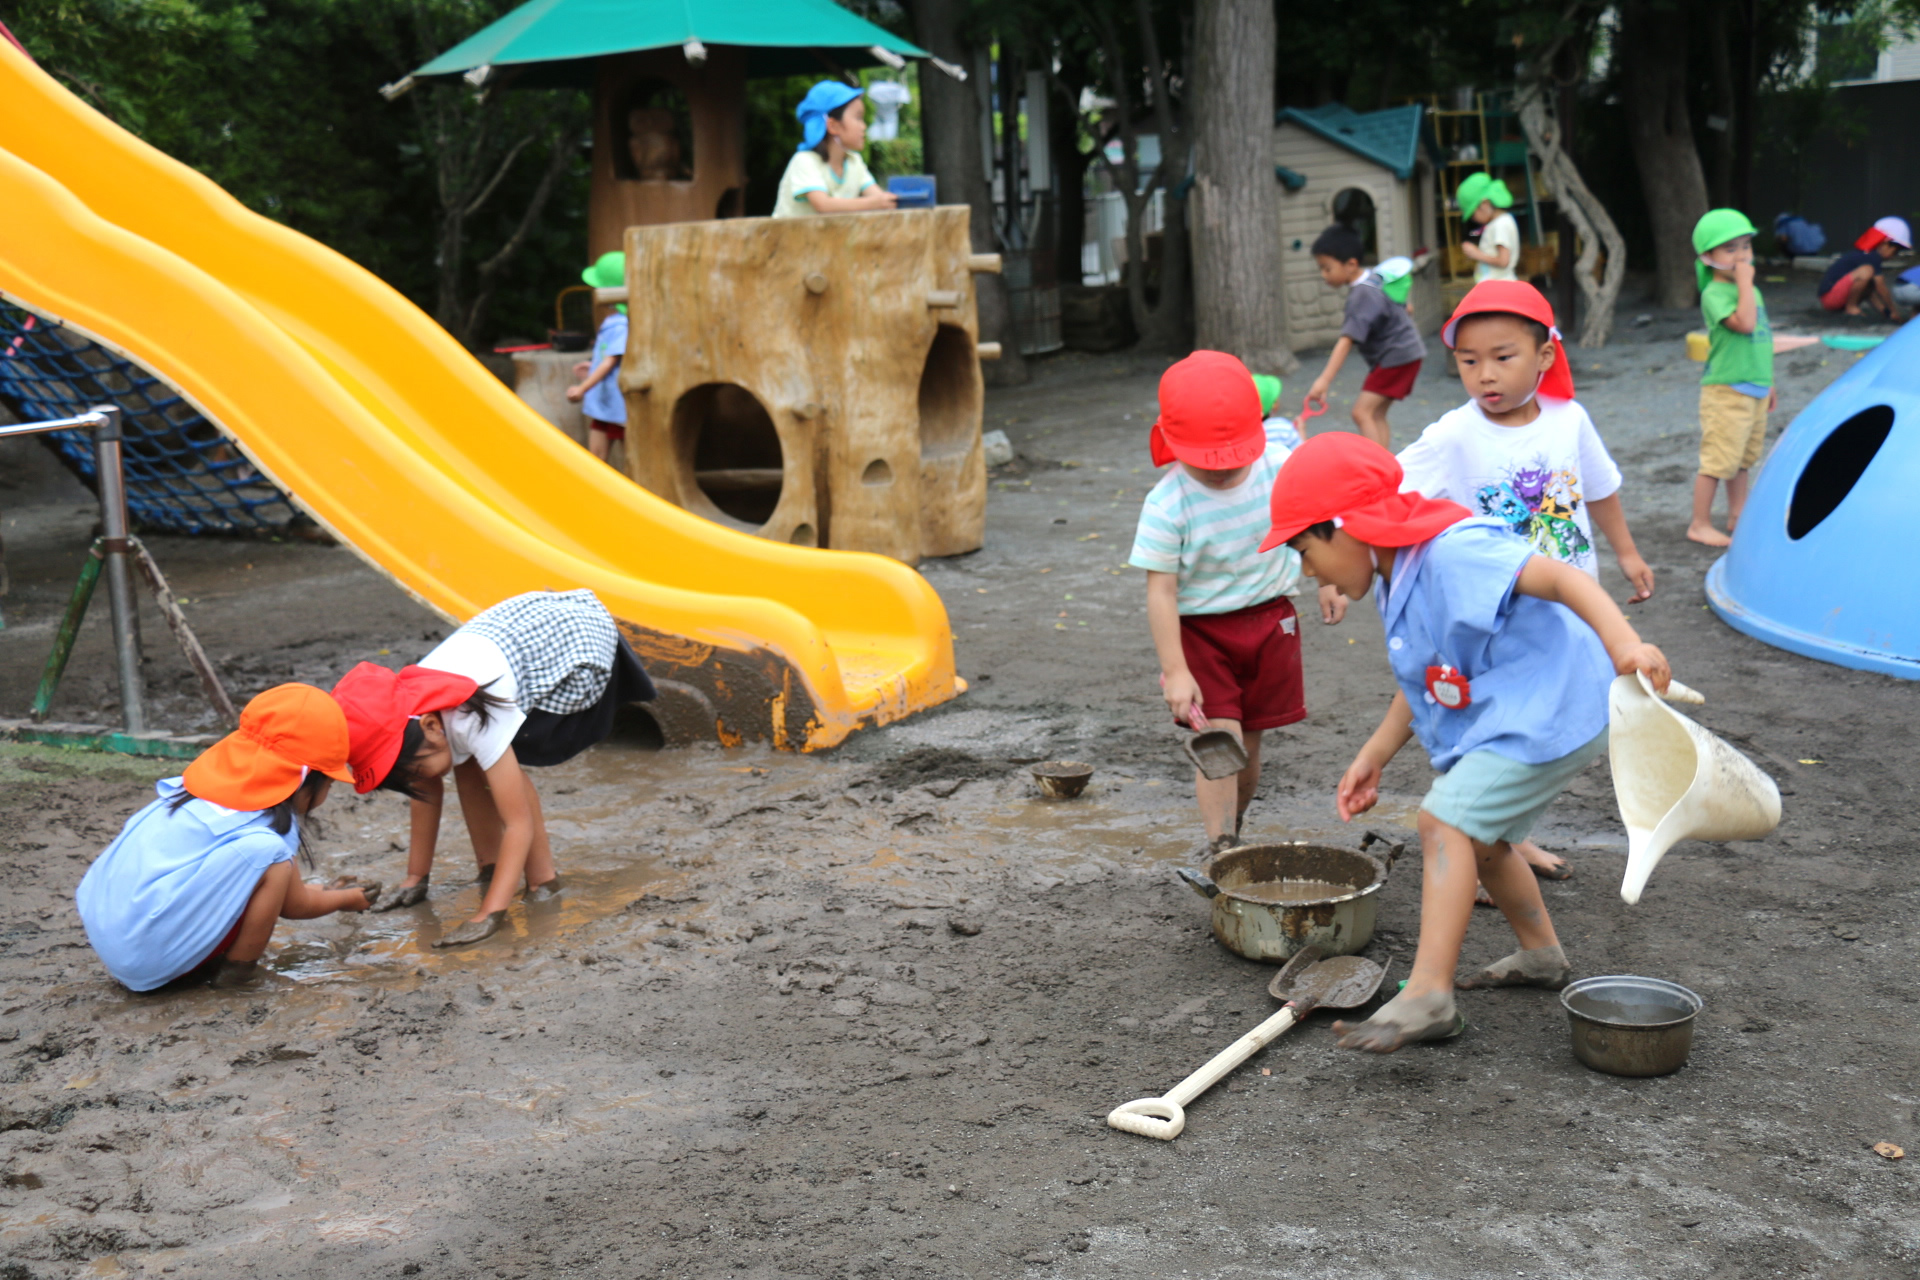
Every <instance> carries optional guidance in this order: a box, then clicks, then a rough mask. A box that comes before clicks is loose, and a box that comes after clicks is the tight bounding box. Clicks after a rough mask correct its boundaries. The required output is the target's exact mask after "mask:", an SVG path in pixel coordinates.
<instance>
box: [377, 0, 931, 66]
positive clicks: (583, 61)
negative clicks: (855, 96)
mask: <svg viewBox="0 0 1920 1280" xmlns="http://www.w3.org/2000/svg"><path fill="white" fill-rule="evenodd" d="M689 40H698V41H699V42H700V43H701V44H703V45H738V46H743V47H745V48H746V49H747V51H748V54H747V74H748V75H749V76H775V75H807V74H811V73H816V72H817V73H819V74H820V75H822V76H825V75H827V74H829V71H828V68H827V65H826V64H825V63H823V62H822V60H821V57H820V56H819V55H822V54H824V55H825V56H826V57H827V58H829V59H831V60H832V61H833V62H834V63H837V64H838V65H840V66H842V67H868V66H874V65H876V64H877V63H878V61H879V60H878V59H876V58H875V57H874V56H873V55H872V54H871V53H870V52H868V50H870V49H871V48H872V47H873V46H874V45H878V46H880V47H881V48H882V49H886V50H889V51H890V52H893V53H896V54H899V55H900V56H902V57H907V58H924V57H926V56H927V51H926V50H925V49H922V48H920V47H919V46H918V45H915V44H911V43H909V42H908V41H905V40H902V39H901V38H900V37H899V36H896V35H894V34H893V33H892V32H890V31H887V30H886V29H884V28H882V27H877V26H875V25H874V24H873V23H871V22H868V21H867V20H866V19H865V18H862V17H860V16H859V15H858V14H854V13H849V12H848V11H847V10H845V9H842V8H841V7H840V6H839V5H837V4H835V3H833V0H699V3H697V4H696V3H694V0H529V2H528V3H527V4H523V5H521V6H520V7H519V8H518V9H515V10H514V11H513V12H512V13H509V14H508V15H507V16H506V17H504V18H501V19H500V20H499V21H498V22H495V23H494V24H492V25H491V26H488V27H485V28H483V29H482V30H480V31H478V32H476V33H475V34H473V35H471V36H469V37H467V38H466V39H465V40H462V41H461V42H460V43H459V44H457V45H455V46H454V47H453V48H451V49H449V50H447V51H446V52H445V53H443V54H441V55H440V56H439V57H437V58H435V59H434V60H433V61H432V62H429V63H427V64H426V65H425V66H424V67H421V68H420V69H419V70H418V71H415V72H414V73H413V74H414V75H416V76H421V77H426V76H452V75H460V74H462V73H463V72H467V71H471V70H473V69H474V68H476V67H484V66H492V67H494V68H496V69H498V70H500V71H506V70H508V69H509V68H514V69H518V70H519V74H517V75H516V76H515V77H514V79H513V83H514V84H516V85H523V86H526V87H528V88H536V87H554V88H557V87H582V88H584V87H588V86H590V85H591V84H592V83H593V62H592V60H593V59H595V58H600V57H604V56H606V55H608V54H615V53H632V52H635V51H638V50H642V49H673V48H679V47H681V46H683V45H685V44H686V43H687V42H688V41H689Z"/></svg>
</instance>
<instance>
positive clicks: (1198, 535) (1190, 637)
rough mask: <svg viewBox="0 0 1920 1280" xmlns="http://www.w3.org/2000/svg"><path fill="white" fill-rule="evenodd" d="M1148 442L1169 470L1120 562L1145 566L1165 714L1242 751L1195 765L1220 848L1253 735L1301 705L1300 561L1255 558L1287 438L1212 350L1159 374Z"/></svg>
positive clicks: (1206, 818)
mask: <svg viewBox="0 0 1920 1280" xmlns="http://www.w3.org/2000/svg"><path fill="white" fill-rule="evenodd" d="M1148 446H1149V449H1150V450H1151V452H1152V454H1153V462H1154V465H1155V466H1161V467H1164V466H1166V465H1167V464H1168V463H1170V462H1174V463H1177V465H1176V466H1174V468H1173V469H1172V470H1171V471H1169V472H1167V474H1166V475H1164V476H1162V477H1161V478H1160V482H1159V483H1158V484H1156V485H1154V487H1153V489H1152V491H1151V492H1149V493H1148V494H1147V500H1146V503H1145V505H1144V506H1143V507H1142V508H1141V511H1140V526H1139V530H1138V532H1137V533H1136V534H1135V535H1134V542H1133V553H1132V555H1131V556H1130V557H1129V558H1128V563H1129V564H1131V565H1133V566H1134V567H1135V568H1140V569H1145V570H1146V571H1147V625H1148V627H1149V628H1150V629H1151V631H1152V633H1153V647H1154V649H1155V650H1156V651H1157V652H1158V654H1159V656H1160V680H1161V688H1162V692H1163V694H1164V696H1165V697H1166V700H1167V709H1168V710H1169V711H1171V712H1172V713H1173V718H1174V722H1175V723H1177V724H1179V725H1181V726H1183V727H1186V726H1190V725H1193V724H1194V723H1195V717H1196V716H1200V715H1204V717H1205V720H1206V724H1207V727H1208V728H1209V729H1224V730H1226V731H1228V732H1229V733H1232V734H1233V735H1234V736H1235V737H1237V738H1239V739H1240V740H1241V743H1242V745H1243V746H1245V748H1246V752H1247V766H1246V768H1244V769H1242V770H1241V771H1240V773H1239V774H1238V775H1236V776H1235V777H1231V778H1221V779H1218V780H1209V779H1207V778H1206V777H1205V776H1203V775H1202V774H1200V773H1199V772H1198V771H1196V772H1195V774H1194V789H1195V791H1196V793H1197V794H1198V797H1199V802H1200V818H1201V821H1202V822H1203V823H1204V824H1205V826H1206V831H1207V842H1208V845H1209V847H1210V849H1211V850H1212V851H1214V852H1218V851H1219V850H1221V849H1225V848H1230V847H1232V846H1233V845H1236V844H1238V843H1239V842H1240V839H1239V833H1240V826H1241V822H1242V820H1243V818H1244V817H1245V814H1246V811H1247V805H1248V803H1249V802H1250V801H1251V800H1252V799H1253V792H1254V788H1255V787H1256V786H1258V785H1259V782H1260V735H1261V733H1262V732H1263V731H1264V730H1267V729H1277V728H1279V727H1280V726H1281V725H1287V724H1292V723H1294V722H1295V721H1297V720H1303V719H1305V718H1306V714H1307V704H1306V700H1305V694H1304V690H1303V688H1302V681H1301V676H1300V627H1299V619H1298V617H1297V616H1296V615H1295V614H1294V610H1293V603H1292V601H1290V600H1288V599H1287V597H1288V595H1290V594H1291V593H1293V592H1295V591H1297V590H1299V588H1300V563H1299V559H1298V557H1296V556H1295V555H1294V554H1293V553H1292V552H1291V551H1288V552H1285V553H1283V554H1282V555H1279V556H1261V555H1256V554H1254V552H1255V550H1256V549H1257V548H1258V546H1259V544H1260V535H1261V533H1262V532H1263V531H1264V530H1265V528H1266V514H1267V494H1268V493H1269V491H1270V490H1271V489H1272V487H1273V480H1274V477H1275V476H1276V475H1277V474H1278V473H1279V470H1280V465H1281V464H1282V463H1283V462H1285V461H1286V459H1287V446H1286V445H1285V444H1283V443H1281V442H1280V440H1279V439H1278V438H1270V437H1269V435H1268V431H1267V428H1266V427H1265V426H1264V425H1263V424H1262V422H1261V412H1260V392H1259V390H1258V389H1257V388H1256V387H1255V386H1254V383H1253V378H1252V375H1251V374H1249V373H1248V372H1247V367H1246V366H1245V365H1243V364H1241V363H1240V361H1238V360H1236V359H1235V358H1234V357H1232V356H1230V355H1226V354H1224V353H1222V352H1219V351H1196V352H1194V353H1193V354H1192V355H1190V356H1188V357H1187V358H1186V359H1185V360H1182V361H1180V363H1178V364H1176V365H1174V366H1173V367H1172V368H1171V369H1168V370H1167V372H1166V375H1165V376H1164V377H1162V378H1161V379H1160V419H1159V421H1157V422H1155V423H1154V424H1153V431H1152V433H1151V435H1150V436H1149V437H1148ZM1320 609H1321V617H1322V618H1323V620H1325V621H1327V622H1337V621H1339V619H1340V617H1341V616H1342V615H1343V614H1345V612H1346V601H1344V600H1342V599H1341V598H1340V596H1339V593H1338V592H1336V591H1334V590H1333V589H1332V588H1327V589H1325V590H1323V591H1322V592H1321V598H1320Z"/></svg>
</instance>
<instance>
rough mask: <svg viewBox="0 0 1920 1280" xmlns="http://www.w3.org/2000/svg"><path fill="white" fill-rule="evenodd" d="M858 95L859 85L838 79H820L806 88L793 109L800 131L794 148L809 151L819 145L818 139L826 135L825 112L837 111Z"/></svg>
mask: <svg viewBox="0 0 1920 1280" xmlns="http://www.w3.org/2000/svg"><path fill="white" fill-rule="evenodd" d="M859 96H860V89H859V86H857V85H851V84H843V83H842V82H840V81H838V80H822V81H821V82H820V83H819V84H816V85H815V86H813V88H811V89H809V90H807V96H806V97H804V98H802V99H800V105H799V106H798V107H795V108H794V111H793V114H794V115H795V117H797V118H798V119H799V121H800V131H801V134H800V145H799V146H798V147H795V148H794V150H796V151H811V150H812V149H813V148H815V147H817V146H819V145H820V139H822V138H824V137H826V136H827V112H829V111H838V110H839V109H840V108H841V107H844V106H846V105H847V104H848V103H849V102H852V101H853V100H854V99H855V98H857V97H859Z"/></svg>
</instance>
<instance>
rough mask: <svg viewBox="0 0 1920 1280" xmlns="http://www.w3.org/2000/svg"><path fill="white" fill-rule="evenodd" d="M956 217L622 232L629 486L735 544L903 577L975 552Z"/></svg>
mask: <svg viewBox="0 0 1920 1280" xmlns="http://www.w3.org/2000/svg"><path fill="white" fill-rule="evenodd" d="M968 216H969V211H968V210H967V209H966V208H965V207H964V206H954V207H944V208H939V209H926V210H910V211H904V212H893V213H868V214H841V215H834V216H830V217H817V218H737V219H729V220H726V221H720V222H692V223H676V224H670V225H666V226H647V227H630V228H628V230H627V237H626V253H627V291H626V292H627V302H628V315H629V318H630V325H631V327H630V329H629V331H628V346H627V355H626V358H625V359H624V360H623V361H622V362H621V372H620V385H621V389H622V390H623V391H624V392H625V393H626V397H627V423H628V450H627V456H628V459H629V471H630V474H631V475H632V476H633V478H634V479H635V480H637V481H638V482H639V483H641V484H643V485H645V486H646V487H647V488H649V489H651V490H653V492H655V493H657V494H659V495H660V496H662V497H664V498H666V499H667V500H669V501H671V502H674V503H677V504H679V505H680V506H683V507H685V508H687V509H688V510H690V511H694V512H697V513H698V514H700V515H703V516H705V517H707V518H708V519H710V520H715V521H717V522H719V523H722V524H726V525H730V526H731V527H733V528H737V529H742V530H745V531H747V532H751V533H756V534H759V535H760V536H762V537H767V538H774V539H778V540H780V541H783V542H793V543H799V544H801V545H805V546H823V547H832V548H835V549H838V550H851V551H876V552H880V553H881V554H884V555H889V556H893V557H894V558H895V559H898V560H903V561H905V562H906V563H908V564H915V563H917V562H918V561H919V560H920V558H921V557H922V556H944V555H956V554H958V553H960V552H964V551H972V550H974V549H976V548H978V547H979V546H980V543H981V539H982V536H983V534H984V530H985V524H986V499H987V480H986V465H985V462H984V460H983V458H982V454H981V446H980V415H981V399H982V384H981V378H980V367H979V359H980V357H981V355H982V354H983V353H982V352H981V351H980V350H979V343H978V338H979V323H978V319H977V316H976V313H975V300H974V289H973V273H974V272H975V271H991V270H994V269H996V268H997V266H998V263H997V260H995V259H994V258H993V257H992V256H991V255H978V256H976V255H974V254H973V253H972V252H971V246H970V243H969V240H968V226H967V222H968Z"/></svg>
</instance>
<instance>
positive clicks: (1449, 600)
mask: <svg viewBox="0 0 1920 1280" xmlns="http://www.w3.org/2000/svg"><path fill="white" fill-rule="evenodd" d="M1401 478H1402V477H1401V472H1400V464H1399V463H1398V462H1397V461H1395V460H1394V457H1393V455H1392V454H1390V453H1388V452H1387V451H1386V450H1385V449H1382V448H1381V447H1380V446H1378V445H1376V444H1374V443H1373V442H1372V441H1370V440H1365V439H1362V438H1361V437H1359V436H1354V435H1348V434H1346V433H1328V434H1326V435H1319V436H1315V437H1314V438H1313V439H1311V440H1308V441H1307V442H1306V443H1305V444H1303V445H1301V446H1300V447H1299V448H1298V449H1296V450H1295V451H1294V453H1293V456H1292V457H1290V458H1289V459H1287V462H1286V464H1285V465H1284V466H1283V467H1281V469H1280V477H1279V479H1278V480H1277V481H1275V483H1274V488H1273V527H1272V530H1271V531H1270V532H1269V533H1268V535H1267V538H1266V540H1265V542H1263V543H1262V544H1261V550H1263V551H1265V550H1270V549H1272V548H1275V547H1280V546H1290V547H1292V548H1293V549H1294V550H1296V551H1298V552H1299V553H1300V558H1301V564H1302V566H1303V568H1304V570H1305V572H1306V573H1307V574H1308V575H1309V576H1311V577H1313V578H1315V579H1317V580H1318V581H1319V583H1320V585H1321V587H1322V588H1323V589H1324V588H1326V587H1329V586H1333V587H1337V588H1339V589H1340V591H1341V592H1342V593H1343V594H1344V595H1346V596H1347V597H1348V598H1349V599H1358V598H1359V597H1361V596H1363V595H1365V594H1366V593H1367V592H1368V591H1369V590H1373V591H1374V592H1375V602H1376V603H1377V605H1378V607H1379V609H1380V619H1381V622H1382V623H1383V625H1384V628H1385V630H1386V634H1387V661H1388V663H1389V664H1390V665H1391V667H1392V668H1393V676H1394V681H1395V683H1397V684H1398V685H1399V686H1400V691H1399V692H1398V693H1396V694H1395V695H1394V697H1393V702H1392V705H1390V706H1389V707H1388V708H1387V714H1386V716H1385V718H1384V719H1382V720H1381V722H1380V727H1379V728H1378V729H1376V730H1374V733H1373V736H1372V737H1371V738H1369V739H1368V740H1367V742H1366V744H1365V745H1364V746H1362V747H1361V748H1360V751H1359V753H1358V754H1357V755H1356V756H1355V757H1354V761H1353V763H1352V764H1351V765H1349V766H1348V767H1347V771H1346V774H1345V776H1343V777H1342V778H1341V779H1340V787H1339V791H1338V793H1337V795H1336V803H1337V805H1338V808H1339V812H1340V817H1341V819H1342V820H1343V821H1350V820H1351V819H1352V818H1353V816H1354V815H1355V814H1359V813H1365V812H1366V811H1367V810H1368V809H1371V808H1372V807H1373V806H1374V804H1375V802H1376V801H1377V800H1378V799H1379V795H1380V775H1381V771H1382V770H1383V769H1385V768H1386V766H1387V763H1388V762H1389V761H1391V760H1392V759H1393V757H1394V756H1395V755H1396V754H1398V752H1399V751H1400V748H1401V747H1403V746H1405V745H1406V743H1407V740H1408V739H1409V738H1413V737H1416V736H1417V737H1418V738H1419V739H1420V745H1421V746H1423V747H1425V748H1426V750H1427V755H1428V757H1429V758H1430V759H1431V760H1432V762H1433V767H1434V768H1435V769H1436V770H1438V771H1439V773H1440V776H1439V777H1438V778H1436V779H1435V780H1434V783H1433V786H1432V788H1431V789H1430V790H1429V791H1428V792H1427V795H1426V798H1425V799H1424V800H1423V801H1421V804H1420V818H1419V824H1418V829H1419V832H1420V842H1421V846H1422V851H1423V853H1424V860H1425V868H1424V876H1423V879H1422V882H1421V891H1420V944H1419V948H1418V950H1417V951H1416V953H1415V955H1414V961H1413V973H1412V975H1411V976H1410V977H1409V978H1408V979H1407V984H1406V986H1405V988H1403V989H1402V990H1401V992H1400V994H1399V995H1397V996H1395V997H1394V998H1393V999H1392V1000H1390V1001H1388V1002H1387V1003H1386V1004H1385V1005H1383V1006H1382V1007H1381V1008H1380V1010H1379V1011H1378V1012H1376V1013H1375V1014H1374V1015H1373V1016H1372V1017H1371V1018H1368V1019H1367V1020H1366V1021H1365V1022H1363V1023H1360V1024H1358V1025H1350V1024H1347V1023H1344V1022H1336V1023H1334V1030H1335V1031H1336V1032H1338V1033H1339V1034H1340V1045H1341V1047H1342V1048H1347V1049H1366V1050H1370V1051H1372V1052H1375V1053H1391V1052H1393V1051H1394V1050H1395V1049H1398V1048H1400V1047H1401V1046H1402V1045H1405V1044H1409V1043H1412V1042H1413V1041H1416V1040H1444V1039H1449V1038H1451V1037H1453V1036H1455V1035H1458V1034H1459V1033H1460V1032H1461V1031H1462V1030H1463V1029H1464V1027H1465V1020H1464V1019H1463V1018H1461V1017H1460V1015H1459V1013H1458V1011H1457V1010H1456V1009H1455V1008H1454V1003H1453V991H1454V987H1455V986H1456V985H1458V986H1461V987H1495V986H1534V987H1545V988H1548V989H1558V988H1560V987H1562V986H1565V985H1566V981H1567V978H1568V976H1569V973H1570V969H1569V967H1568V965H1567V958H1566V953H1565V952H1564V951H1562V950H1561V947H1560V939H1559V937H1558V936H1557V935H1556V934H1555V933H1554V930H1553V922H1552V921H1551V920H1550V919H1548V917H1547V908H1546V904H1545V902H1543V901H1542V900H1541V897H1540V883H1539V881H1538V880H1536V879H1535V878H1534V875H1533V873H1532V871H1531V870H1530V869H1529V868H1528V866H1527V864H1526V861H1525V860H1524V859H1522V858H1521V857H1520V855H1519V854H1518V853H1517V852H1515V850H1514V848H1513V844H1514V842H1515V841H1518V840H1524V839H1525V838H1526V836H1527V832H1528V831H1529V830H1531V829H1532V827H1533V824H1534V822H1535V821H1537V820H1538V819H1539V817H1540V815H1541V813H1543V812H1544V811H1545V810H1546V808H1547V806H1548V805H1550V804H1552V803H1553V800H1554V797H1555V796H1557V795H1559V794H1560V791H1561V789H1562V788H1563V787H1565V786H1566V784H1567V782H1568V781H1569V780H1570V779H1572V778H1573V776H1574V775H1575V774H1577V773H1579V772H1580V771H1581V770H1582V769H1584V768H1586V767H1587V765H1588V764H1589V763H1591V762H1592V761H1593V760H1594V759H1595V758H1596V757H1597V756H1599V755H1600V753H1601V752H1602V751H1604V750H1606V746H1607V687H1608V685H1609V684H1610V683H1611V681H1612V679H1613V675H1614V673H1615V672H1620V673H1623V674H1624V673H1626V672H1631V671H1644V672H1645V673H1646V674H1647V675H1648V676H1649V678H1651V679H1652V681H1653V683H1654V685H1655V687H1656V688H1658V689H1661V690H1665V689H1666V687H1667V683H1668V680H1669V678H1670V677H1669V672H1668V669H1667V660H1666V658H1665V656H1664V655H1662V654H1661V652H1660V650H1658V649H1656V648H1654V647H1653V646H1652V645H1650V644H1646V643H1644V642H1642V641H1641V639H1640V637H1639V636H1638V635H1637V634H1636V633H1635V632H1634V629H1633V628H1632V627H1631V626H1630V625H1628V623H1627V619H1626V616H1625V615H1624V614H1622V613H1621V612H1620V607H1619V606H1618V605H1616V604H1614V602H1613V600H1612V599H1611V598H1610V597H1609V596H1608V595H1607V593H1606V592H1605V591H1603V590H1601V588H1600V585H1599V584H1598V583H1597V582H1595V581H1594V580H1593V579H1592V578H1590V577H1588V576H1587V575H1586V574H1584V573H1582V572H1580V570H1578V569H1576V568H1574V567H1573V566H1572V565H1570V564H1567V563H1565V562H1563V561H1559V560H1551V559H1548V558H1547V557H1546V556H1543V555H1538V554H1536V553H1535V552H1534V550H1533V549H1532V548H1531V547H1529V546H1528V545H1527V543H1526V542H1525V541H1524V540H1523V539H1521V538H1517V537H1515V536H1514V535H1513V532H1512V530H1511V529H1510V528H1509V527H1508V526H1507V524H1506V522H1504V521H1502V520H1497V519H1476V518H1474V517H1473V516H1472V515H1471V514H1470V513H1469V512H1468V511H1467V509H1466V508H1464V507H1462V506H1460V505H1458V504H1457V503H1452V502H1444V501H1440V500H1437V499H1433V498H1426V497H1422V496H1421V495H1420V494H1418V493H1406V492H1402V491H1401V488H1400V484H1401ZM1476 873H1477V874H1478V878H1479V882H1480V883H1482V884H1484V885H1485V886H1486V888H1487V891H1488V892H1489V893H1490V894H1491V895H1492V896H1493V901H1494V905H1496V906H1498V907H1499V908H1500V910H1501V911H1502V912H1503V913H1504V914H1505V915H1506V918H1507V923H1508V924H1510V925H1511V926H1512V927H1513V931H1514V933H1515V934H1516V935H1517V936H1518V938H1519V942H1520V949H1519V950H1518V951H1516V952H1515V953H1513V954H1512V955H1509V956H1507V957H1505V958H1504V959H1501V960H1497V961H1495V962H1494V963H1493V964H1491V965H1489V966H1487V967H1486V968H1485V969H1483V970H1482V971H1481V972H1479V973H1478V974H1475V975H1473V976H1471V977H1469V978H1466V979H1464V980H1462V981H1460V982H1458V983H1457V984H1456V982H1455V979H1454V970H1455V967H1456V966H1457V965H1458V964H1459V960H1460V944H1461V942H1462V941H1463V940H1464V939H1465V937H1466V932H1467V924H1468V921H1469V920H1470V918H1471V917H1472V915H1473V896H1474V883H1475V875H1476Z"/></svg>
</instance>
